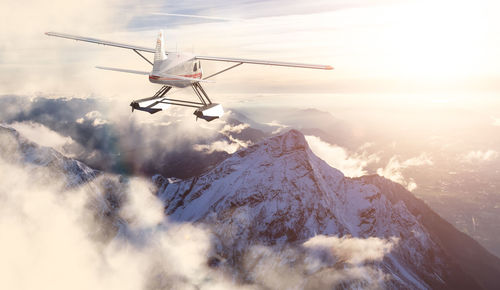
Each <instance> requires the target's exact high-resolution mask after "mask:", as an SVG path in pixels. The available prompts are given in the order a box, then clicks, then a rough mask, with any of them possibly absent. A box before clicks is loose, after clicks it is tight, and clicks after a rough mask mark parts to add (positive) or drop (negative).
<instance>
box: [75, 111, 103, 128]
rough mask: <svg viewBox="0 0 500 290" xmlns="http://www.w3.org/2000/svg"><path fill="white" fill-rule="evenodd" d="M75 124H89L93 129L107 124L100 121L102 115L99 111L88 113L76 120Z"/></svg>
mask: <svg viewBox="0 0 500 290" xmlns="http://www.w3.org/2000/svg"><path fill="white" fill-rule="evenodd" d="M76 122H77V123H78V124H83V123H84V122H90V123H91V124H92V125H93V126H94V127H97V126H100V125H104V124H108V123H109V122H108V121H106V120H104V119H102V114H101V113H100V112H99V111H91V112H88V113H87V114H85V116H84V117H82V118H78V119H76Z"/></svg>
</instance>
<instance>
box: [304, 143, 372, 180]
mask: <svg viewBox="0 0 500 290" xmlns="http://www.w3.org/2000/svg"><path fill="white" fill-rule="evenodd" d="M305 137H306V140H307V143H309V147H310V148H311V150H312V151H313V152H314V153H315V154H316V155H318V156H319V157H320V158H321V159H323V160H325V161H326V163H328V164H329V165H330V166H332V167H334V168H337V169H338V170H340V171H342V173H344V175H345V176H348V177H359V176H362V175H365V174H367V171H366V167H367V166H368V164H370V163H373V162H377V161H378V160H379V157H378V156H377V155H376V154H369V153H368V152H367V151H365V150H364V149H365V148H366V146H363V150H362V151H361V152H354V153H350V152H348V151H347V150H346V149H345V148H343V147H340V146H337V145H332V144H330V143H327V142H324V141H323V140H321V139H320V138H319V137H316V136H305Z"/></svg>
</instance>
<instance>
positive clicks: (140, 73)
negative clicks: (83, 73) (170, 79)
mask: <svg viewBox="0 0 500 290" xmlns="http://www.w3.org/2000/svg"><path fill="white" fill-rule="evenodd" d="M96 68H98V69H104V70H112V71H119V72H124V73H130V74H138V75H149V72H147V71H140V70H132V69H123V68H114V67H105V66H96Z"/></svg>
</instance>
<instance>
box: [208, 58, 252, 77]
mask: <svg viewBox="0 0 500 290" xmlns="http://www.w3.org/2000/svg"><path fill="white" fill-rule="evenodd" d="M242 64H243V63H242V62H240V63H237V64H235V65H232V66H230V67H228V68H226V69H223V70H221V71H218V72H216V73H214V74H211V75H209V76H208V77H206V78H203V79H204V80H206V79H209V78H211V77H214V76H216V75H218V74H221V73H223V72H225V71H228V70H230V69H232V68H235V67H237V66H239V65H242Z"/></svg>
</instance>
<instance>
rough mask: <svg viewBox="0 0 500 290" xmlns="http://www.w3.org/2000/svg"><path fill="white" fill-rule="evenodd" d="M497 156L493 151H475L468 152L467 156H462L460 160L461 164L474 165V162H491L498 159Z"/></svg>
mask: <svg viewBox="0 0 500 290" xmlns="http://www.w3.org/2000/svg"><path fill="white" fill-rule="evenodd" d="M498 156H499V154H498V152H497V151H495V150H491V149H490V150H485V151H481V150H476V151H470V152H468V153H467V154H464V155H463V156H462V157H461V159H462V162H467V163H475V162H483V161H491V160H494V159H496V158H498Z"/></svg>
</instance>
